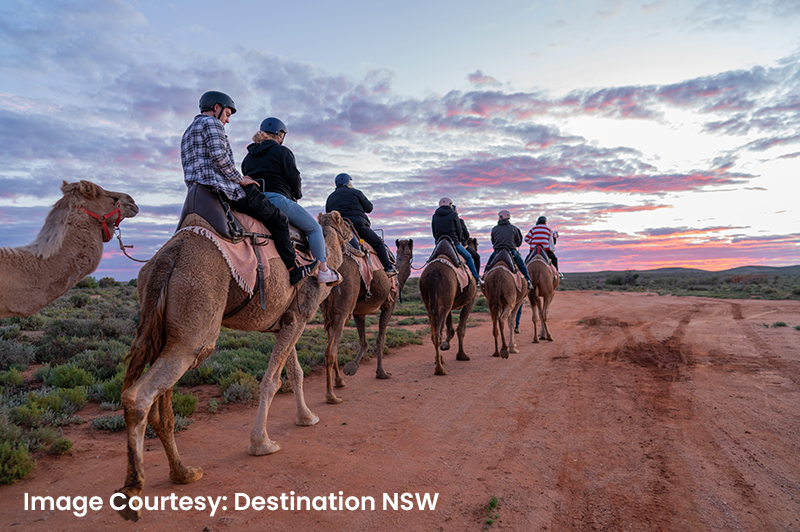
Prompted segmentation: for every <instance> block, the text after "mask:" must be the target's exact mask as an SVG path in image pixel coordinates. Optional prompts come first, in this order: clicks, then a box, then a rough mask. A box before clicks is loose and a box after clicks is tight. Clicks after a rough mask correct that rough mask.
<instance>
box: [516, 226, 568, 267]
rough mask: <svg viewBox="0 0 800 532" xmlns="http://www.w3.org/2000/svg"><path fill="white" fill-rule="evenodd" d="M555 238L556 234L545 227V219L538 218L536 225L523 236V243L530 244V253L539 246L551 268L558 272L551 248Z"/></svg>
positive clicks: (553, 245) (555, 258) (554, 243)
mask: <svg viewBox="0 0 800 532" xmlns="http://www.w3.org/2000/svg"><path fill="white" fill-rule="evenodd" d="M557 238H558V232H557V231H553V230H552V229H550V228H549V227H547V218H545V217H544V216H539V219H538V220H536V225H535V226H534V227H532V228H531V230H530V231H528V234H527V235H525V242H527V243H528V244H530V246H531V251H533V250H535V249H536V246H538V245H541V246H542V249H544V251H545V253H547V256H548V257H549V258H550V261H551V262H552V263H553V266H555V268H556V270H558V258H557V257H556V254H555V252H554V251H553V248H554V247H555V246H556V239H557ZM559 275H560V274H559ZM562 277H563V276H562Z"/></svg>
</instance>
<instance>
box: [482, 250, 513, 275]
mask: <svg viewBox="0 0 800 532" xmlns="http://www.w3.org/2000/svg"><path fill="white" fill-rule="evenodd" d="M501 263H502V264H504V265H505V266H506V267H507V268H508V269H509V270H511V273H517V270H519V268H517V263H516V262H515V261H514V257H512V256H511V252H510V251H509V250H507V249H505V248H504V249H501V250H500V251H498V252H497V253H495V254H494V258H492V260H491V262H489V263H488V264H487V265H486V268H485V269H484V270H483V275H486V272H488V271H489V270H491V269H492V268H493V267H494V266H496V265H497V264H501Z"/></svg>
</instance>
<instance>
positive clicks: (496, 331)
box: [491, 309, 500, 357]
mask: <svg viewBox="0 0 800 532" xmlns="http://www.w3.org/2000/svg"><path fill="white" fill-rule="evenodd" d="M491 313H492V334H493V335H494V353H493V354H492V356H493V357H499V356H500V349H498V347H499V346H498V343H497V337H498V336H499V334H500V327H499V326H498V324H497V311H496V310H495V309H492V311H491Z"/></svg>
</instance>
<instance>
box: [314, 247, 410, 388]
mask: <svg viewBox="0 0 800 532" xmlns="http://www.w3.org/2000/svg"><path fill="white" fill-rule="evenodd" d="M395 244H396V245H397V285H398V288H397V294H399V293H400V292H401V291H402V290H403V286H404V285H405V284H406V280H408V276H409V275H410V274H411V260H412V256H413V251H414V241H413V240H410V239H407V240H395ZM338 271H339V274H340V275H341V276H342V282H341V284H339V285H338V286H336V287H335V288H333V289H332V290H331V293H330V295H329V296H328V298H327V299H325V301H323V302H322V305H321V307H322V315H323V317H324V320H325V332H327V333H328V346H327V348H326V349H325V372H326V375H327V392H326V394H325V399H326V401H327V402H328V403H330V404H338V403H341V402H342V399H340V398H339V397H337V396H336V394H335V393H334V392H333V388H334V386H333V385H334V378H333V377H334V374H335V383H336V388H344V387H346V385H345V382H344V379H343V378H342V376H341V374H340V373H339V364H338V362H337V360H336V358H337V354H338V351H339V340H340V339H341V338H342V332H343V331H344V324H345V323H346V322H347V320H348V319H350V316H351V315H352V316H353V320H354V321H355V322H356V328H357V329H358V339H359V348H358V353H357V354H356V358H355V360H353V361H351V362H348V363H347V364H346V365H345V367H344V373H345V374H346V375H348V376H353V375H355V374H356V372H357V371H358V365H359V363H360V362H361V357H363V356H364V354H365V353H366V352H367V348H368V344H367V333H366V316H368V315H369V314H375V313H377V312H378V311H380V313H381V316H380V321H379V325H378V338H377V341H376V346H375V352H376V354H377V356H378V367H377V369H376V370H375V378H377V379H388V378H390V377H391V373H387V372H386V371H384V369H383V346H384V344H385V342H386V329H387V328H388V326H389V319H390V318H391V317H392V313H393V312H394V307H395V303H396V302H397V300H396V299H395V298H394V297H393V294H392V281H391V279H389V278H388V277H387V276H386V272H384V271H383V270H376V271H374V272H373V278H372V283H371V285H370V288H369V290H367V287H366V286H365V284H364V282H363V280H362V278H361V273H360V272H359V269H358V264H357V263H356V261H355V260H353V259H349V258H348V259H345V260H344V262H343V263H342V265H341V266H340V268H339V270H338Z"/></svg>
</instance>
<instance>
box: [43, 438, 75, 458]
mask: <svg viewBox="0 0 800 532" xmlns="http://www.w3.org/2000/svg"><path fill="white" fill-rule="evenodd" d="M70 449H72V442H71V441H70V440H68V439H67V438H58V439H57V440H56V441H55V442H53V444H52V445H51V446H50V448H49V449H47V452H48V453H49V454H58V455H61V454H64V453H66V452H68V451H69V450H70Z"/></svg>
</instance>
